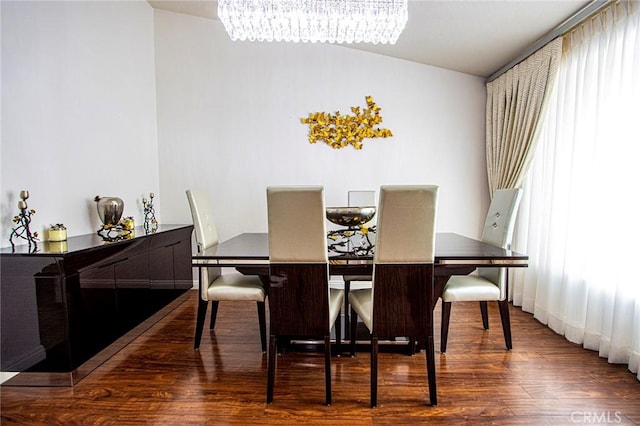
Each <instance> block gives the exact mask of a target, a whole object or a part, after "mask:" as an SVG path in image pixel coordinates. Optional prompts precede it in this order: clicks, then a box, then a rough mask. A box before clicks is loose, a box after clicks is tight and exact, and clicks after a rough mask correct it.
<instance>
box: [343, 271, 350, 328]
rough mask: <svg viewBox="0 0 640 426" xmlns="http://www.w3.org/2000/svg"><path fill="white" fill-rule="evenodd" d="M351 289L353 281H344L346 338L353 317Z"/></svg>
mask: <svg viewBox="0 0 640 426" xmlns="http://www.w3.org/2000/svg"><path fill="white" fill-rule="evenodd" d="M349 291H351V281H345V282H344V338H345V339H346V338H347V337H349V336H347V333H348V330H349V325H350V323H351V318H349V317H350V315H349Z"/></svg>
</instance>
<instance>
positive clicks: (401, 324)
mask: <svg viewBox="0 0 640 426" xmlns="http://www.w3.org/2000/svg"><path fill="white" fill-rule="evenodd" d="M437 198H438V187H437V186H434V185H421V186H418V185H411V186H382V187H381V188H380V202H379V213H378V228H377V229H378V238H377V245H376V251H375V254H374V270H373V312H372V315H373V330H372V334H373V335H374V336H377V337H395V336H411V337H415V338H422V337H427V335H429V334H430V333H429V332H428V330H429V329H431V330H432V328H433V313H432V306H433V261H434V252H435V226H436V210H437Z"/></svg>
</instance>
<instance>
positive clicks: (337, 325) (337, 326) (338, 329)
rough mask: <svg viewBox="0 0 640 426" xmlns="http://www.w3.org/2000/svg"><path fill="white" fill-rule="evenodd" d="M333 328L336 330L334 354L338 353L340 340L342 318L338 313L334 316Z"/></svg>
mask: <svg viewBox="0 0 640 426" xmlns="http://www.w3.org/2000/svg"><path fill="white" fill-rule="evenodd" d="M334 329H335V331H336V346H335V348H336V354H339V353H340V346H341V341H342V319H341V318H340V315H338V316H337V317H336V322H335V324H334Z"/></svg>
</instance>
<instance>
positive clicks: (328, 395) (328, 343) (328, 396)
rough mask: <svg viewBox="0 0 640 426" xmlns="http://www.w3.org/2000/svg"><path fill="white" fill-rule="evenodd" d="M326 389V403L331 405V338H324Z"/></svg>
mask: <svg viewBox="0 0 640 426" xmlns="http://www.w3.org/2000/svg"><path fill="white" fill-rule="evenodd" d="M324 387H325V402H326V404H327V405H331V336H325V337H324Z"/></svg>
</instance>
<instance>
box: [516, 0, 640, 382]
mask: <svg viewBox="0 0 640 426" xmlns="http://www.w3.org/2000/svg"><path fill="white" fill-rule="evenodd" d="M639 26H640V13H639V11H638V3H634V2H629V3H627V2H621V3H619V4H618V5H616V6H612V7H610V8H608V9H607V10H605V11H604V12H602V13H601V14H599V15H598V16H597V17H595V18H593V19H591V20H589V21H588V22H587V23H585V24H583V25H582V26H581V27H579V28H578V29H577V30H575V31H574V32H573V33H571V34H570V35H568V36H566V40H565V42H564V45H565V48H564V50H565V52H564V54H563V58H562V61H561V65H560V70H559V75H558V80H557V82H556V85H555V89H554V91H553V93H552V95H551V99H550V102H549V106H548V109H547V111H546V115H545V117H544V121H543V126H542V129H541V133H540V140H539V142H538V146H537V149H536V153H535V157H534V159H533V161H532V164H531V168H530V171H529V173H528V176H527V180H526V181H525V183H524V187H525V190H524V197H523V200H522V204H521V209H520V217H519V223H518V226H517V230H516V235H517V236H516V240H515V243H514V249H515V250H516V251H522V252H525V253H527V254H528V255H529V257H530V262H529V268H527V269H526V270H525V269H522V270H518V271H516V270H514V271H512V276H513V277H514V280H513V281H512V282H513V283H514V286H513V301H514V304H515V305H521V306H522V308H523V309H524V310H525V311H528V312H532V313H533V314H534V316H535V317H536V318H537V319H538V320H540V321H541V322H543V323H545V324H548V325H549V327H551V328H552V329H553V330H555V331H556V332H557V333H560V334H563V335H564V336H566V338H567V339H568V340H570V341H572V342H574V343H581V344H583V345H584V347H585V348H588V349H593V350H597V351H599V353H600V356H602V357H606V358H608V360H609V362H612V363H623V364H628V366H629V370H631V371H632V372H638V379H640V371H639V370H640V274H638V273H637V272H636V271H635V269H636V267H637V265H638V262H640V210H639V207H638V204H639V203H638V196H639V194H640V189H639V184H640V163H639V159H640V30H639Z"/></svg>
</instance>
